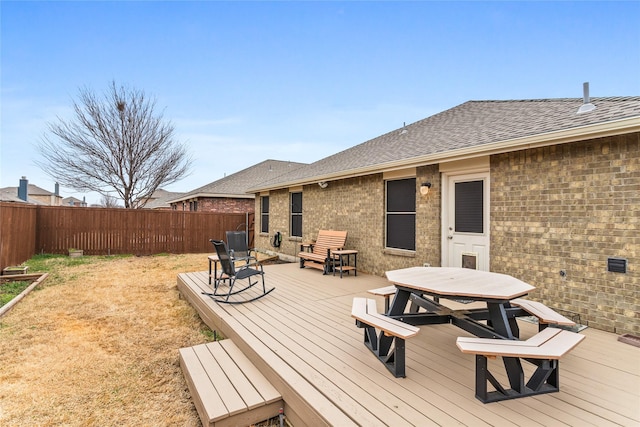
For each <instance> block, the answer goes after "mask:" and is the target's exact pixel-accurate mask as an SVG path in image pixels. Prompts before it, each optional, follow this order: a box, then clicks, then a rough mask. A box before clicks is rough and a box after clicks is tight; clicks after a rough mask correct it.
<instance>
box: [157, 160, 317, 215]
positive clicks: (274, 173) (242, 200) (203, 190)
mask: <svg viewBox="0 0 640 427" xmlns="http://www.w3.org/2000/svg"><path fill="white" fill-rule="evenodd" d="M305 165H306V164H305V163H295V162H286V161H281V160H265V161H263V162H260V163H258V164H256V165H254V166H250V167H248V168H246V169H243V170H241V171H239V172H236V173H234V174H231V175H229V176H225V177H224V178H222V179H219V180H217V181H214V182H211V183H209V184H207V185H204V186H202V187H199V188H196V189H195V190H192V191H189V192H187V193H182V194H180V195H177V196H176V197H174V198H171V199H170V200H168V201H166V203H169V204H170V205H171V208H172V209H173V210H183V211H200V212H221V213H245V212H254V211H255V200H254V199H255V195H254V194H253V193H247V189H249V188H251V187H255V186H257V185H261V184H262V183H264V182H266V181H269V180H273V179H275V178H277V177H278V176H280V175H282V174H284V173H288V172H291V171H294V170H296V169H298V168H300V167H301V166H305Z"/></svg>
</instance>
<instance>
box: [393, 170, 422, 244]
mask: <svg viewBox="0 0 640 427" xmlns="http://www.w3.org/2000/svg"><path fill="white" fill-rule="evenodd" d="M386 185H387V189H386V195H387V203H386V204H387V206H386V215H385V216H386V234H387V235H386V243H385V246H386V247H387V248H395V249H405V250H409V251H415V250H416V179H415V178H409V179H399V180H394V181H387V182H386Z"/></svg>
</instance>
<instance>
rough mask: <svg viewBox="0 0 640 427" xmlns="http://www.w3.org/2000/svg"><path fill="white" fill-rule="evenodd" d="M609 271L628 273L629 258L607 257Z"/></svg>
mask: <svg viewBox="0 0 640 427" xmlns="http://www.w3.org/2000/svg"><path fill="white" fill-rule="evenodd" d="M607 271H610V272H612V273H624V274H626V273H627V260H626V259H624V258H607Z"/></svg>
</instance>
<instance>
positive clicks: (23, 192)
mask: <svg viewBox="0 0 640 427" xmlns="http://www.w3.org/2000/svg"><path fill="white" fill-rule="evenodd" d="M28 188H29V181H28V180H27V177H26V176H23V177H22V178H20V186H19V187H18V199H20V200H24V201H25V202H26V201H27V194H28V191H27V189H28Z"/></svg>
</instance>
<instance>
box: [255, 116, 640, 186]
mask: <svg viewBox="0 0 640 427" xmlns="http://www.w3.org/2000/svg"><path fill="white" fill-rule="evenodd" d="M633 132H640V116H635V117H630V118H626V119H620V120H614V121H609V122H605V123H600V124H597V125H588V126H580V127H575V128H570V129H564V130H560V131H552V132H545V133H539V134H535V135H531V136H526V137H521V138H515V139H508V140H504V141H499V142H492V143H488V144H483V145H477V146H472V147H466V148H461V149H457V150H452V151H445V152H440V153H434V154H428V155H424V156H419V157H413V158H409V159H402V160H396V161H393V162H388V163H381V164H376V165H370V166H365V167H361V168H356V169H349V170H346V171H340V172H336V173H333V174H325V175H318V176H314V177H308V178H304V179H302V180H296V181H289V182H280V183H277V185H274V186H269V187H255V188H250V189H249V190H248V191H250V192H252V193H259V192H261V191H270V190H278V189H282V188H287V187H292V186H299V185H310V184H317V183H318V182H320V181H336V180H339V179H347V178H355V177H358V176H363V175H372V174H375V173H383V172H390V171H394V170H399V169H406V168H411V167H418V166H427V165H432V164H437V163H444V162H451V161H456V160H466V159H471V158H475V157H483V156H488V155H492V154H502V153H506V152H510V151H518V150H526V149H531V148H538V147H546V146H549V145H558V144H567V143H570V142H577V141H584V140H587V139H595V138H603V137H606V136H613V135H623V134H627V133H633Z"/></svg>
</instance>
